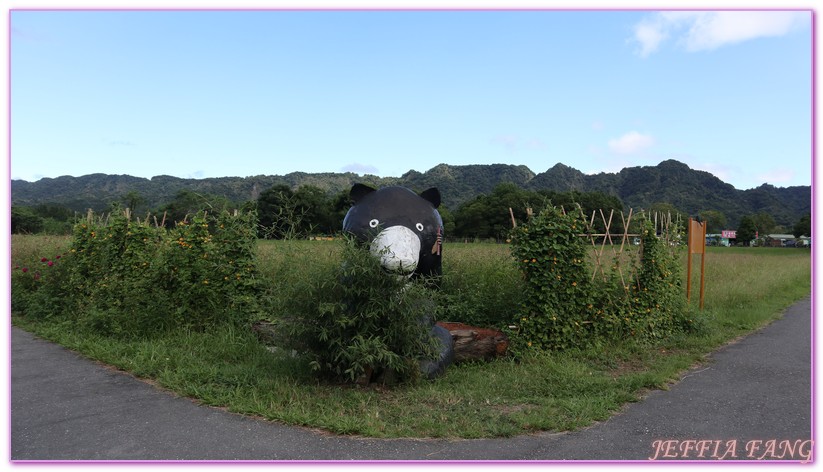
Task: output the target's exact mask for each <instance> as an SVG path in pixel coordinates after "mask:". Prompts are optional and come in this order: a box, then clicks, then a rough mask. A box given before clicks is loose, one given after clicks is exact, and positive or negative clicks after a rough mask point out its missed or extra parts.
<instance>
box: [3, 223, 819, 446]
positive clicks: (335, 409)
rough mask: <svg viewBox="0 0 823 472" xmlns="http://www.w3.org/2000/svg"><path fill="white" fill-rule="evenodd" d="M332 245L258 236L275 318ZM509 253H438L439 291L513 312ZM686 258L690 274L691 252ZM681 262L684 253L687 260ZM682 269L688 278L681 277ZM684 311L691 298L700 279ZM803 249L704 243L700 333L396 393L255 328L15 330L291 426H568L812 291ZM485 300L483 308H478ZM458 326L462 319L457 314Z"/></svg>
mask: <svg viewBox="0 0 823 472" xmlns="http://www.w3.org/2000/svg"><path fill="white" fill-rule="evenodd" d="M67 244H68V239H66V238H62V239H61V238H54V237H51V238H44V237H35V236H27V237H17V236H14V237H13V238H12V264H13V266H14V265H15V264H25V263H26V261H29V260H39V258H40V257H41V256H49V257H50V256H53V255H54V254H52V253H55V254H58V253H60V251H63V250H64V248H65V247H66V245H67ZM339 249H340V247H339V245H338V244H336V243H334V242H327V241H288V242H270V241H265V242H261V243H260V245H259V260H258V262H259V269H260V272H261V277H262V278H263V279H264V282H265V285H266V287H267V289H266V293H265V294H264V296H263V299H264V300H263V301H264V305H265V306H266V307H267V310H268V315H269V317H270V318H272V319H276V318H277V317H278V316H282V315H284V314H288V310H289V307H290V305H289V302H288V300H289V299H290V298H293V297H299V296H301V292H300V287H301V286H303V287H305V285H303V284H305V283H310V281H311V280H312V278H313V277H317V276H319V274H322V273H324V271H327V270H328V269H330V268H331V267H333V266H334V264H336V263H337V259H336V257H337V254H338V251H339ZM507 254H508V246H506V245H493V244H456V243H450V244H448V245H447V246H446V247H445V252H444V272H445V274H446V276H445V277H446V278H445V279H444V283H443V290H444V291H446V292H447V294H446V295H447V296H451V297H452V299H453V300H455V301H458V302H460V303H462V307H457V309H454V310H452V311H451V312H450V314H451V315H453V316H455V317H456V316H459V315H460V313H461V312H460V309H463V308H465V309H467V310H472V313H470V314H468V316H472V317H475V318H477V319H493V318H494V317H495V316H496V317H498V318H500V314H501V313H504V312H505V310H516V306H517V300H518V292H517V290H518V288H517V287H518V285H517V277H518V276H519V274H518V273H517V271H516V269H515V268H514V267H513V266H512V265H511V264H509V263H508V256H507ZM693 257H694V263H695V268H696V269H697V270H696V271H695V273H696V274H699V257H697V256H693ZM683 260H684V264H685V255H684V256H683ZM684 274H685V270H684ZM693 279H694V280H693V283H694V284H695V289H694V290H693V294H692V305H696V304H697V296H698V295H699V290H698V289H697V285H696V284H697V279H698V277H696V276H695V277H693ZM810 282H811V259H810V251H807V250H802V249H788V248H774V249H769V248H739V249H738V248H711V249H710V250H709V252H708V253H707V255H706V294H705V310H704V312H703V313H702V316H701V319H702V322H703V324H704V329H703V330H701V331H700V332H699V333H697V334H691V335H681V336H678V337H677V338H673V339H668V340H665V341H662V342H660V343H657V344H643V343H638V342H632V341H626V342H621V343H615V344H611V345H606V346H602V347H601V348H599V349H589V350H572V351H566V352H559V353H557V352H554V353H541V354H534V355H530V356H527V357H525V358H523V359H521V360H520V361H514V360H511V359H501V360H498V361H495V362H489V363H474V364H464V365H457V366H452V367H450V368H449V370H448V371H447V373H446V375H445V376H443V377H441V378H439V379H437V380H435V381H431V382H421V383H417V384H412V385H402V386H398V387H393V388H385V387H368V388H363V387H353V386H344V385H335V384H329V383H324V382H321V381H319V380H318V379H316V378H315V377H313V376H312V375H311V373H310V371H309V369H308V366H307V365H306V364H305V363H304V362H303V361H301V360H300V359H299V358H294V357H292V356H290V355H289V354H288V353H286V352H283V351H277V352H271V351H270V350H269V349H267V348H266V346H264V345H262V344H261V343H260V342H258V340H257V338H256V337H255V336H254V335H253V334H252V333H251V332H250V331H246V330H242V329H233V328H222V329H219V330H215V331H211V332H205V333H198V332H190V331H176V332H173V333H170V334H168V335H165V336H163V337H160V338H154V339H150V340H123V339H118V340H114V339H109V338H104V337H100V336H95V335H91V334H89V333H87V332H83V331H82V330H80V329H78V328H77V327H76V326H73V325H72V324H70V323H66V322H64V323H54V322H52V323H49V322H34V321H32V320H29V319H26V318H25V317H21V316H15V317H14V319H13V322H14V324H15V325H17V326H20V327H22V328H23V329H26V330H29V331H31V332H34V333H35V334H38V335H40V336H42V337H44V338H47V339H50V340H53V341H55V342H58V343H60V344H63V345H65V346H67V347H68V348H70V349H73V350H76V351H78V352H80V353H82V354H84V355H85V356H87V357H90V358H93V359H97V360H100V361H102V362H104V363H106V364H110V365H113V366H116V367H118V368H120V369H123V370H126V371H129V372H132V373H134V374H135V375H137V376H138V377H142V378H146V379H151V380H152V381H154V382H156V383H157V384H158V385H160V386H162V387H164V388H167V389H170V390H172V391H175V392H177V393H179V394H181V395H185V396H189V397H193V398H196V399H198V400H199V401H200V402H202V403H204V404H208V405H214V406H220V407H226V408H227V409H229V410H230V411H234V412H237V413H242V414H247V415H255V416H259V417H262V418H266V419H270V420H276V421H281V422H284V423H287V424H294V425H305V426H311V427H315V428H321V429H325V430H328V431H331V432H335V433H340V434H357V435H364V436H374V437H448V438H457V437H462V438H480V437H500V436H512V435H517V434H523V433H528V432H533V431H567V430H573V429H577V428H581V427H585V426H588V425H590V424H592V423H593V422H595V421H601V420H605V419H607V418H609V417H610V416H611V415H613V414H614V413H615V412H617V411H619V410H620V408H621V407H622V406H623V405H624V404H625V403H627V402H632V401H637V400H638V399H639V398H640V397H641V395H642V394H643V393H644V392H645V391H647V390H648V389H656V388H667V386H668V385H670V383H671V382H673V381H676V380H677V379H678V378H679V376H680V375H681V373H682V372H683V371H684V370H686V369H688V368H690V367H691V366H693V365H695V363H698V362H700V361H701V360H702V359H704V357H705V355H706V354H707V353H709V352H711V351H712V350H714V349H716V348H717V347H719V346H721V345H722V344H724V343H725V342H728V341H729V340H732V339H734V338H737V337H739V336H741V335H743V334H745V333H748V332H751V331H752V330H754V329H757V328H759V327H761V326H763V325H764V324H766V323H768V322H770V321H772V320H774V319H776V318H777V317H779V316H780V312H781V311H782V310H783V309H785V308H786V307H788V306H789V305H791V304H792V303H793V302H795V301H797V300H798V299H801V298H803V297H806V296H808V294H809V293H810V289H811V287H810V285H811V283H810ZM478 303H479V304H482V305H483V306H480V307H478V306H477V304H478ZM455 321H462V320H459V319H458V320H455Z"/></svg>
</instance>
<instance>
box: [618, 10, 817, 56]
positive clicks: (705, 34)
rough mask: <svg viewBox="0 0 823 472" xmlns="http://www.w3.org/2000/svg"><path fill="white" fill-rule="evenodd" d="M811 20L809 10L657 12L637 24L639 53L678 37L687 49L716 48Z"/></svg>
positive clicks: (781, 31)
mask: <svg viewBox="0 0 823 472" xmlns="http://www.w3.org/2000/svg"><path fill="white" fill-rule="evenodd" d="M810 24H811V13H810V12H799V11H712V12H696V11H685V12H682V11H673V12H661V13H654V14H652V15H649V16H647V17H645V18H643V19H642V20H641V21H640V22H639V23H637V24H636V25H635V26H634V37H633V38H632V39H633V40H634V41H636V42H637V43H638V44H639V46H640V48H639V50H638V54H639V55H640V56H641V57H647V56H648V55H649V54H651V53H653V52H655V51H657V50H658V49H659V48H660V46H661V44H662V43H663V42H664V41H665V40H667V39H669V38H671V37H674V38H676V41H677V44H678V45H679V46H680V47H683V48H684V49H685V50H686V51H689V52H695V51H704V50H712V49H717V48H719V47H723V46H726V45H730V44H736V43H740V42H743V41H749V40H752V39H757V38H766V37H776V36H784V35H786V34H788V33H790V32H792V31H794V30H796V29H798V28H801V27H803V26H805V25H810Z"/></svg>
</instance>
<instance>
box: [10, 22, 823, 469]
mask: <svg viewBox="0 0 823 472" xmlns="http://www.w3.org/2000/svg"><path fill="white" fill-rule="evenodd" d="M721 9H722V10H723V11H751V10H757V11H801V12H810V13H811V17H812V21H811V30H812V31H811V52H812V68H811V70H812V77H811V80H812V90H811V96H812V108H811V136H812V142H811V144H812V156H811V161H812V162H811V169H812V185H811V192H812V228H813V229H812V235H813V237H814V235H815V234H817V229H818V226H821V224H818V221H817V218H816V217H815V215H816V209H817V208H816V201H817V192H816V189H815V187H816V185H815V184H816V173H817V137H816V133H815V131H816V130H817V107H816V104H817V62H816V57H817V51H816V42H817V15H816V10H815V9H813V8H739V7H738V8H695V7H689V8H650V7H645V8H644V7H637V8H579V9H575V8H540V7H513V8H505V7H486V8H458V7H444V8H433V7H390V8H381V7H365V8H346V7H339V8H329V7H308V8H298V7H285V8H264V7H259V8H256V7H251V8H243V7H239V8H229V7H225V8H224V7H216V8H175V7H171V8H150V7H149V8H136V7H124V8H104V7H85V8H84V7H78V8H66V7H60V8H38V7H34V8H10V9H9V10H8V15H7V19H6V22H7V27H8V30H7V31H8V37H7V40H8V44H7V54H8V64H7V65H8V78H7V79H8V83H7V89H6V97H7V100H8V109H7V110H6V114H7V120H8V128H7V130H6V132H7V136H8V141H7V149H6V152H7V163H6V166H7V169H6V170H7V172H8V175H9V178H11V136H12V135H11V126H12V121H11V106H12V95H11V90H12V84H11V51H12V47H11V42H12V22H11V16H12V13H13V12H15V11H70V12H73V11H126V12H129V11H134V12H140V11H142V12H153V11H156V12H175V11H180V12H185V11H204V12H208V11H215V12H220V11H227V12H228V11H307V12H312V11H318V12H320V11H377V12H382V11H386V12H413V11H433V12H461V11H500V12H508V11H515V12H517V11H526V12H528V11H535V12H547V11H580V12H585V11H590V12H605V11H620V12H623V11H649V12H652V11H654V12H657V11H717V10H721ZM10 184H11V182H10V181H9V182H8V188H7V197H8V204H9V208H10V206H11V185H10ZM9 214H10V213H9ZM6 224H7V225H9V226H8V227H9V229H10V228H11V227H10V221H9V220H7V221H6ZM7 250H8V254H9V260H11V241H9V247H8V249H7ZM818 254H819V253H818V249H817V245H816V244H812V295H811V297H812V304H811V306H812V313H811V317H810V318H811V319H810V323H811V330H812V346H811V398H812V405H811V407H812V409H811V411H812V424H811V436H812V439H814V438H815V437H816V421H815V420H816V418H817V408H816V403H815V401H814V400H815V392H816V391H817V388H816V387H817V380H818V379H817V376H816V375H815V371H816V369H815V368H816V363H815V359H816V345H817V343H816V336H815V334H816V329H817V324H816V322H815V314H816V313H817V296H816V293H815V286H816V282H817V278H818V273H817V265H816V264H815V263H814V262H815V260H816V259H817V257H818ZM9 270H10V269H9ZM9 275H10V274H9ZM8 289H9V291H10V290H11V287H10V286H9V287H8ZM10 304H11V297H10V296H9V297H8V305H7V308H8V312H9V313H10V312H11V308H10ZM8 328H9V329H8V331H7V339H6V342H7V346H8V355H9V366H8V367H9V379H8V380H9V386H8V403H9V404H8V411H9V412H10V411H11V329H10V328H11V320H10V319H9V321H8ZM8 433H9V444H8V451H9V455H8V457H9V462H11V463H12V464H20V465H27V464H71V465H90V464H95V465H97V464H117V465H119V464H124V465H126V464H167V463H168V464H196V465H214V464H244V465H245V464H301V465H311V464H329V463H331V464H352V465H362V464H369V465H372V464H374V465H386V464H388V465H404V464H427V465H429V464H473V465H474V464H518V465H534V464H571V465H586V464H597V465H600V464H616V465H622V464H665V465H671V464H694V463H700V464H702V465H711V464H719V463H722V464H726V465H729V464H740V465H750V464H764V465H765V464H786V463H789V464H799V463H802V462H801V461H798V460H776V461H765V462H764V461H755V460H734V461H717V462H712V461H690V460H682V461H665V460H661V461H654V462H652V461H643V460H625V461H620V460H579V461H577V460H576V461H559V460H523V461H512V460H503V461H497V460H490V461H425V460H414V461H392V460H374V461H370V460H369V461H327V460H320V461H312V460H306V461H295V460H286V461H277V460H271V461H248V460H239V461H203V462H198V461H165V460H146V461H142V460H127V461H116V460H112V461H105V460H104V461H95V460H80V461H50V460H12V459H11V422H10V421H9V425H8ZM817 449H818V444H817V442H816V441H815V442H814V444H813V446H812V460H811V461H810V462H809V464H814V463H815V462H816V460H817Z"/></svg>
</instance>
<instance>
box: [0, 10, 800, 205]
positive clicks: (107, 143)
mask: <svg viewBox="0 0 823 472" xmlns="http://www.w3.org/2000/svg"><path fill="white" fill-rule="evenodd" d="M811 38H812V14H811V12H809V11H801V12H780V11H760V12H747V11H735V12H696V11H692V12H653V11H160V10H158V11H26V10H14V11H12V12H11V31H10V39H11V49H10V52H11V58H10V65H11V72H10V77H11V178H13V179H25V180H29V181H34V180H37V179H39V178H42V177H57V176H60V175H75V176H79V175H84V174H90V173H96V172H102V173H109V174H130V175H135V176H141V177H151V176H155V175H162V174H166V175H174V176H179V177H193V178H205V177H222V176H249V175H259V174H265V175H271V174H280V175H282V174H286V173H289V172H294V171H303V172H341V171H354V172H357V173H361V174H362V173H370V174H377V175H381V176H400V175H402V174H403V173H405V172H407V171H408V170H411V169H414V170H418V171H421V172H422V171H425V170H428V169H430V168H431V167H434V166H435V165H437V164H439V163H447V164H453V165H463V164H492V163H509V164H523V165H526V166H528V167H529V168H530V169H531V170H532V171H534V172H535V173H539V172H543V171H545V170H547V169H549V168H551V167H552V166H554V165H555V164H557V163H563V164H566V165H569V166H571V167H574V168H576V169H579V170H581V171H583V172H586V173H598V172H616V171H618V170H620V169H621V168H623V167H626V166H637V165H656V164H657V163H659V162H660V161H663V160H666V159H677V160H679V161H682V162H685V163H686V164H688V165H689V166H690V167H692V168H695V169H701V170H707V171H709V172H712V173H713V174H715V175H717V176H718V177H720V178H721V179H723V180H724V181H726V182H728V183H731V184H732V185H734V186H735V187H737V188H739V189H746V188H752V187H756V186H759V185H760V184H762V183H770V184H773V185H776V186H791V185H809V184H811V180H812V177H811V174H812V172H811V167H812V166H811V164H812V162H811V161H812V111H813V108H812V39H811Z"/></svg>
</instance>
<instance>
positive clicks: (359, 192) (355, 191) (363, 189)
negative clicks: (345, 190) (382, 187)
mask: <svg viewBox="0 0 823 472" xmlns="http://www.w3.org/2000/svg"><path fill="white" fill-rule="evenodd" d="M376 190H377V189H374V188H371V187H369V186H368V185H363V184H354V185H353V186H352V188H351V191H350V192H349V196H350V197H351V199H352V201H353V202H354V203H357V202H359V201H360V200H361V199H362V198H363V197H365V196H366V195H368V194H370V193H372V192H375V191H376Z"/></svg>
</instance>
